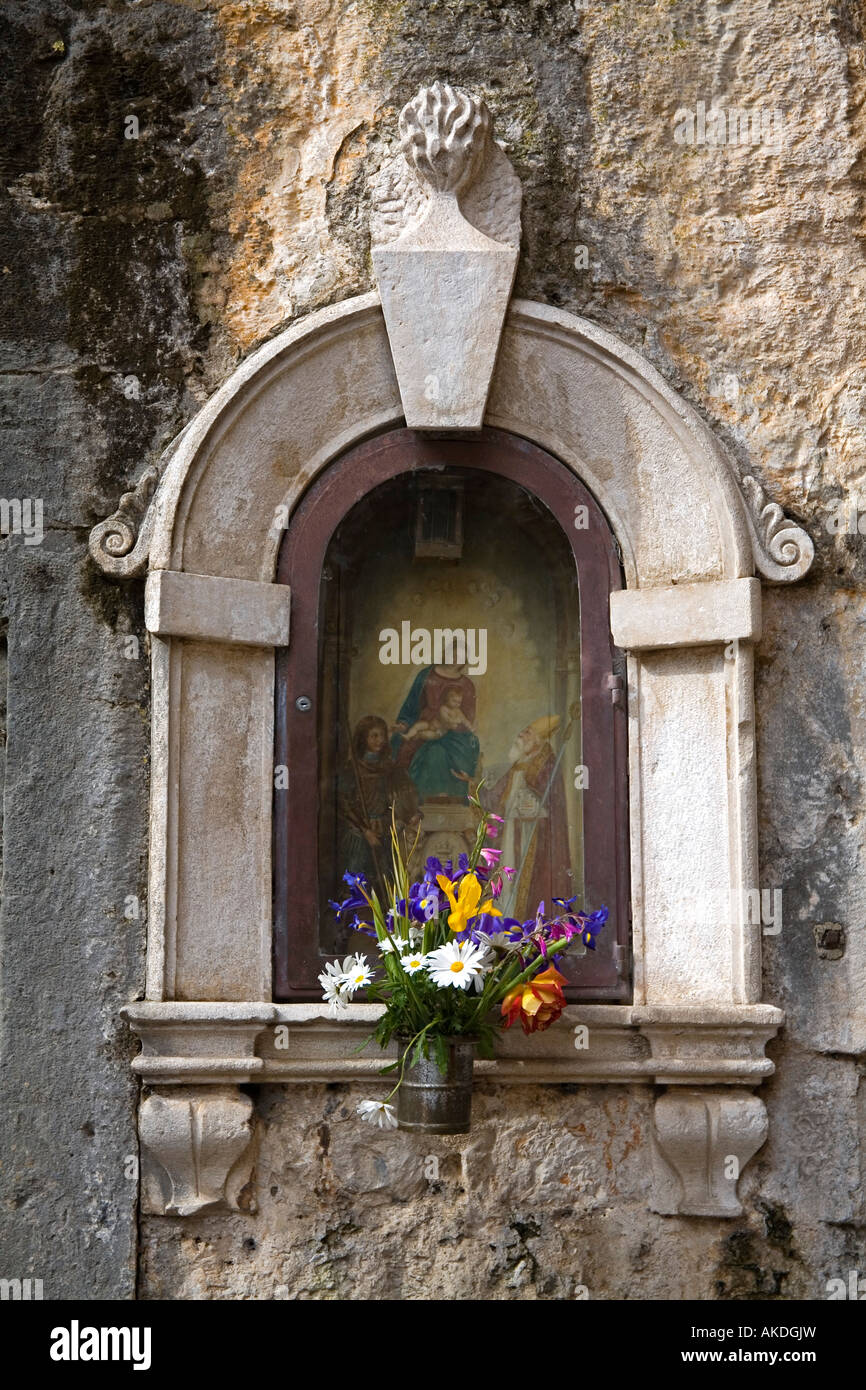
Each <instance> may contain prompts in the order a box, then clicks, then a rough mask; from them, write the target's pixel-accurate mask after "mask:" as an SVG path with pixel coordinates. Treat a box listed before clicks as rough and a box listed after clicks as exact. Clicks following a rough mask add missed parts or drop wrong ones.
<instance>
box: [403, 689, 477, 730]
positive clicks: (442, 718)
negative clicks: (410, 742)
mask: <svg viewBox="0 0 866 1390" xmlns="http://www.w3.org/2000/svg"><path fill="white" fill-rule="evenodd" d="M471 728H472V725H471V724H470V722H469V720H468V719H467V718H466V715H465V714H464V713H463V691H462V690H461V689H460V687H459V686H452V687H451V689H450V690H448V691H446V694H445V699H444V700H443V701H442V704H441V705H440V706H439V709H438V710H431V709H425V710H423V711H422V713H421V718H420V719H419V720H418V721H417V723H415V724H413V725H412V727H411V729H409V730H408V732H407V733H406V734H405V735H404V737H405V738H406V739H410V738H420V739H423V740H424V741H425V742H427V741H429V740H430V739H432V738H441V737H442V735H443V734H445V733H447V732H448V731H449V729H470V730H471Z"/></svg>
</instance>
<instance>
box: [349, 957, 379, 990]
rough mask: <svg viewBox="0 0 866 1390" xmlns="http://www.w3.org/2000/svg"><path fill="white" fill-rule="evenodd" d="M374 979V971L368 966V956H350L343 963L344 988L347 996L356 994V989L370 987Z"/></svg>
mask: <svg viewBox="0 0 866 1390" xmlns="http://www.w3.org/2000/svg"><path fill="white" fill-rule="evenodd" d="M372 978H373V971H372V969H371V968H370V966H369V965H368V964H367V957H366V956H348V957H347V959H346V960H344V961H343V988H344V989H345V990H346V993H347V994H350V995H351V994H354V993H355V990H356V989H361V988H362V987H363V986H364V985H368V984H369V983H370V981H371V980H372Z"/></svg>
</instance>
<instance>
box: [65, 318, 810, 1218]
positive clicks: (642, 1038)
mask: <svg viewBox="0 0 866 1390" xmlns="http://www.w3.org/2000/svg"><path fill="white" fill-rule="evenodd" d="M403 421H404V408H403V404H402V402H401V394H400V390H399V389H398V381H397V377H396V375H395V369H394V364H393V360H392V355H391V351H390V349H389V340H388V335H387V333H386V327H385V320H384V317H383V312H382V308H381V306H380V302H379V297H378V295H377V294H375V293H373V294H367V295H363V296H360V297H358V298H354V299H350V300H347V301H345V302H343V303H341V304H338V305H336V306H333V307H331V308H328V309H324V310H322V311H320V312H318V313H315V314H313V315H311V316H310V317H309V318H307V319H305V320H304V321H302V322H300V323H298V324H296V325H294V326H292V327H291V328H289V329H288V330H287V331H286V332H284V333H282V334H281V335H280V336H278V337H277V338H275V339H274V340H272V341H271V342H269V343H268V344H267V345H266V346H264V347H263V348H261V349H260V350H259V351H258V352H256V353H255V354H253V355H252V356H251V357H250V358H249V359H248V360H247V361H246V362H245V363H244V364H243V365H242V366H241V367H240V368H239V369H238V370H237V371H236V372H235V373H234V375H233V376H232V377H231V378H230V379H229V381H227V382H226V384H225V385H224V386H223V388H222V389H221V390H220V391H219V392H218V393H217V394H216V395H215V396H214V398H213V399H212V400H211V401H210V402H209V404H208V405H207V406H205V407H204V409H203V410H202V411H201V412H200V413H199V415H198V416H197V417H196V418H195V419H194V420H193V421H192V423H191V424H190V425H189V426H188V427H187V429H186V430H185V431H184V433H183V435H182V436H181V437H180V439H179V441H178V442H177V444H176V446H175V448H174V449H173V451H172V452H171V454H170V456H169V457H168V459H167V461H166V463H165V465H164V471H163V472H162V476H161V481H159V484H158V487H157V488H156V492H155V495H154V496H153V498H152V500H150V501H149V499H150V494H151V493H152V492H153V490H154V486H155V484H156V477H155V474H153V473H151V474H148V475H145V477H144V478H143V480H142V483H141V484H140V485H139V488H138V489H137V491H136V492H135V493H130V494H127V495H126V496H125V497H124V498H123V499H122V501H121V505H120V507H119V509H118V512H117V513H116V514H115V516H114V517H113V518H110V519H109V520H108V521H107V522H104V523H101V525H100V526H98V527H96V528H95V530H94V532H93V534H92V538H91V550H92V553H93V555H94V557H95V558H96V559H97V561H98V563H99V564H100V565H101V567H102V568H103V570H104V571H105V572H106V573H110V574H115V575H117V576H123V575H129V574H133V573H140V572H142V570H143V568H144V567H145V566H148V567H149V574H148V579H147V588H146V623H147V627H148V629H149V630H150V632H151V634H152V640H153V670H152V679H153V730H152V740H153V742H152V749H153V756H152V793H151V797H152V800H151V832H150V881H149V903H148V967H147V999H146V1001H145V1002H142V1003H139V1004H135V1005H131V1006H129V1008H128V1009H127V1010H126V1011H125V1012H126V1016H127V1018H128V1020H129V1022H130V1024H131V1026H132V1027H133V1029H134V1030H135V1031H136V1032H137V1034H138V1035H139V1036H140V1038H141V1040H142V1044H143V1049H142V1053H141V1055H140V1056H139V1057H137V1058H136V1060H135V1062H134V1064H133V1065H134V1068H135V1070H136V1072H137V1073H138V1075H139V1076H140V1077H141V1078H142V1079H143V1080H144V1081H145V1082H146V1083H147V1084H148V1085H149V1086H150V1087H151V1088H154V1089H153V1090H152V1092H151V1093H150V1095H149V1097H148V1098H147V1099H146V1100H145V1101H144V1102H143V1104H142V1122H141V1133H142V1140H143V1144H144V1148H145V1157H146V1160H147V1162H146V1167H145V1201H146V1203H147V1205H148V1206H149V1209H150V1210H152V1211H171V1212H178V1211H181V1210H183V1211H192V1210H200V1209H201V1208H202V1207H205V1206H212V1205H214V1204H227V1205H234V1204H235V1203H236V1201H237V1194H238V1192H239V1190H240V1189H239V1177H238V1174H239V1173H241V1175H242V1176H243V1170H244V1165H245V1164H246V1165H247V1167H248V1150H249V1139H250V1134H251V1128H250V1126H251V1120H250V1106H249V1103H248V1097H245V1096H243V1094H242V1093H241V1092H239V1091H238V1090H237V1086H238V1085H239V1084H245V1083H250V1082H255V1081H285V1082H292V1081H298V1082H310V1081H316V1080H321V1081H331V1080H350V1079H353V1078H369V1077H373V1076H375V1074H376V1072H377V1069H378V1067H379V1066H380V1065H381V1061H380V1059H379V1058H378V1057H376V1056H372V1055H370V1054H368V1053H365V1054H364V1055H363V1056H358V1055H357V1054H356V1052H355V1049H356V1048H357V1045H358V1041H359V1039H360V1038H361V1037H363V1036H365V1035H366V1032H367V1031H368V1029H369V1026H370V1021H371V1019H372V1018H374V1017H375V1016H376V1013H377V1010H376V1008H375V1007H374V1006H370V1005H355V1006H353V1007H352V1009H351V1014H350V1018H349V1021H348V1022H343V1021H340V1022H339V1023H337V1022H335V1021H333V1020H331V1019H329V1018H328V1017H327V1013H326V1010H325V1008H324V1006H321V1007H319V1006H318V1005H314V1004H313V1005H311V1004H274V1003H272V1002H271V999H272V995H271V940H272V920H271V918H272V907H271V904H272V865H271V833H272V821H271V817H272V802H273V731H274V651H275V649H276V648H277V647H278V646H280V645H283V644H285V643H287V642H289V641H290V640H291V635H290V627H291V615H290V602H291V599H290V595H289V594H288V592H287V590H286V589H285V588H284V587H283V586H279V585H275V584H274V582H273V581H274V573H275V565H276V558H277V552H278V548H279V544H280V540H281V537H282V534H283V530H284V528H285V526H286V524H287V523H288V524H290V520H291V513H292V509H293V507H294V506H295V505H296V503H297V501H298V499H299V498H300V497H301V496H302V494H303V492H304V490H305V488H306V487H307V486H308V485H309V483H310V482H311V481H312V480H313V479H314V478H316V477H317V476H318V475H319V474H320V473H321V471H322V470H323V469H326V468H327V467H328V464H329V462H330V461H331V460H333V459H334V458H336V457H337V456H338V455H340V454H341V453H343V452H344V451H345V450H346V449H347V448H349V447H350V446H351V445H353V444H355V443H357V442H359V441H360V440H362V439H364V438H365V437H367V436H369V435H371V434H374V433H376V432H378V431H381V430H384V429H386V428H390V427H395V426H398V425H401V424H402V423H403ZM484 422H485V424H487V425H490V426H494V427H497V428H499V429H502V430H508V431H511V432H513V433H515V434H517V435H520V436H523V437H524V438H527V439H529V440H531V441H533V442H534V443H536V444H538V445H540V446H541V447H542V448H544V449H546V450H548V451H549V452H550V453H552V454H554V455H556V456H557V457H558V458H559V459H560V460H562V461H563V462H564V463H565V464H566V465H567V466H568V467H570V468H571V469H573V470H574V472H575V473H576V474H577V475H578V476H579V478H580V479H581V480H582V482H583V483H584V484H585V485H586V486H587V487H588V488H589V489H590V490H591V491H592V493H593V494H594V495H595V497H596V498H597V500H598V502H599V503H600V505H601V507H602V508H603V510H604V512H605V513H606V515H607V517H608V519H609V522H610V525H611V527H612V529H613V532H614V534H615V536H616V538H617V542H618V545H619V547H620V549H621V552H622V562H623V567H624V572H625V578H626V588H625V589H624V590H623V591H622V592H621V593H620V594H616V595H614V596H613V598H612V603H611V608H612V612H611V622H612V630H613V635H614V639H615V641H616V643H617V645H619V646H620V647H623V648H625V649H626V650H627V652H628V690H627V709H628V725H629V764H630V793H629V803H630V804H629V816H630V835H631V887H632V918H633V950H634V1003H633V1004H630V1005H587V1006H576V1007H572V1008H570V1009H568V1010H567V1011H566V1014H565V1015H564V1016H563V1019H562V1020H561V1021H560V1023H559V1024H557V1025H556V1026H555V1027H554V1028H552V1029H551V1030H549V1032H547V1033H545V1034H544V1035H543V1036H540V1037H536V1038H533V1039H524V1038H523V1037H522V1036H521V1037H515V1036H512V1035H511V1034H508V1035H506V1036H504V1038H503V1043H502V1049H501V1056H500V1058H499V1059H498V1060H497V1061H496V1062H479V1063H478V1064H477V1073H478V1076H479V1078H483V1077H484V1076H487V1075H492V1076H494V1077H495V1079H496V1080H497V1081H514V1082H520V1083H524V1084H525V1083H528V1082H542V1083H543V1082H563V1081H569V1082H586V1083H602V1084H603V1083H606V1082H613V1081H617V1082H623V1081H645V1082H649V1083H655V1084H657V1085H660V1086H664V1087H666V1088H667V1089H666V1090H665V1091H664V1092H663V1093H662V1094H661V1095H660V1096H659V1099H658V1101H657V1104H656V1112H655V1114H656V1122H655V1135H654V1162H655V1170H656V1179H657V1181H656V1191H655V1198H654V1204H655V1208H656V1210H659V1211H662V1212H685V1213H692V1214H699V1215H700V1214H708V1215H716V1216H726V1215H736V1214H738V1212H739V1211H740V1209H741V1208H740V1206H739V1202H738V1199H737V1195H736V1180H737V1176H738V1174H739V1172H740V1171H741V1169H742V1166H743V1165H744V1164H745V1162H747V1161H748V1159H749V1158H750V1157H751V1155H752V1154H753V1153H754V1152H755V1151H756V1150H757V1149H758V1148H759V1147H760V1145H761V1144H762V1143H763V1142H764V1139H765V1137H766V1115H765V1110H764V1106H763V1103H762V1101H761V1100H760V1098H759V1097H758V1096H756V1095H754V1094H753V1092H752V1088H753V1087H755V1086H757V1085H758V1084H759V1083H760V1082H761V1081H762V1080H763V1079H764V1078H765V1077H766V1076H768V1075H769V1074H770V1073H771V1072H772V1070H773V1066H772V1063H771V1062H770V1061H769V1060H768V1059H767V1058H766V1057H765V1056H764V1046H765V1044H766V1042H767V1040H768V1039H769V1038H771V1037H772V1036H773V1035H774V1034H775V1033H776V1031H777V1030H778V1028H779V1027H780V1025H781V1023H782V1021H783V1016H782V1014H781V1012H780V1011H779V1010H778V1009H776V1008H774V1007H772V1006H771V1005H770V1004H764V1003H762V1002H761V938H762V933H763V932H764V931H767V930H770V931H774V930H775V927H774V925H773V924H772V923H766V922H765V924H764V926H762V924H761V921H760V913H759V912H756V901H757V899H756V896H755V895H756V894H758V895H759V890H760V889H761V887H762V885H761V884H760V882H759V878H758V855H757V832H756V813H755V734H754V704H753V646H754V643H755V642H756V641H757V640H758V639H759V637H760V605H761V592H760V590H761V585H760V580H759V579H758V578H756V577H755V569H756V566H757V568H758V569H759V571H760V572H761V573H762V574H763V576H764V577H765V578H767V579H769V580H770V581H772V582H781V581H783V580H785V579H788V578H792V579H796V578H798V577H799V576H800V575H801V574H803V573H804V572H805V570H806V569H808V566H809V563H810V562H811V558H812V547H811V542H810V541H809V539H808V537H807V536H806V535H805V534H804V532H802V531H801V530H799V528H797V527H796V526H794V525H793V523H791V522H789V521H786V519H785V518H784V517H783V515H782V513H781V511H780V509H779V508H778V507H775V506H773V505H772V504H768V503H766V501H765V499H764V498H763V496H762V495H761V493H760V490H759V489H758V488H757V487H756V485H754V484H753V483H750V482H748V480H747V484H748V485H747V486H746V487H745V488H744V490H741V487H740V484H739V481H738V478H737V475H736V471H735V469H734V467H733V465H732V463H731V461H730V460H729V459H728V458H727V456H726V455H725V453H724V451H723V450H722V448H721V447H720V445H719V444H718V443H717V442H716V441H715V440H714V439H713V437H712V435H711V434H710V432H709V431H708V430H707V428H706V427H705V426H704V425H703V423H702V422H701V421H700V419H699V418H698V417H697V415H696V414H695V413H694V412H693V411H692V410H691V409H690V408H689V407H687V406H686V405H685V403H684V402H683V401H681V400H680V399H679V398H678V397H677V396H676V395H675V393H674V392H673V391H671V390H670V389H669V388H668V386H667V385H666V384H665V383H664V381H663V380H662V378H661V377H660V376H659V375H658V373H657V372H655V371H654V370H653V369H652V368H651V367H649V365H648V364H647V363H646V362H644V361H643V360H642V359H641V358H640V356H639V355H638V354H636V353H634V352H632V351H631V350H630V349H629V348H627V347H625V346H624V345H623V344H622V343H620V342H618V341H617V340H616V339H615V338H614V337H613V336H612V335H610V334H608V333H606V332H604V331H602V330H600V329H598V328H596V327H595V326H593V325H592V324H590V323H588V322H586V321H585V320H583V319H580V318H576V317H575V316H573V315H571V314H568V313H565V312H563V311H561V310H558V309H553V308H550V307H547V306H544V305H540V304H535V303H530V302H527V301H521V300H515V301H512V303H511V305H510V308H509V310H508V314H507V317H506V320H505V326H504V330H503V336H502V341H501V345H500V350H499V354H498V358H497V361H496V366H495V370H494V373H493V378H492V385H491V390H490V395H489V399H488V403H487V410H486V414H485V416H484ZM148 501H149V505H148ZM289 787H290V794H291V770H289ZM752 918H755V920H752ZM576 1028H577V1029H578V1030H579V1031H578V1033H577V1034H575V1032H574V1030H575V1029H576ZM583 1029H587V1030H588V1033H584V1032H582V1031H580V1030H583ZM581 1042H585V1043H586V1044H587V1045H586V1046H578V1045H576V1044H580V1043H581ZM564 1103H565V1102H564ZM202 1175H204V1176H202Z"/></svg>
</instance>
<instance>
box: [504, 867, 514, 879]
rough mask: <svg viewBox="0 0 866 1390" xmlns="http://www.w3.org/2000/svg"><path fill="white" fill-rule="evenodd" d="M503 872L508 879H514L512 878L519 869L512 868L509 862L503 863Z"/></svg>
mask: <svg viewBox="0 0 866 1390" xmlns="http://www.w3.org/2000/svg"><path fill="white" fill-rule="evenodd" d="M502 872H503V873H504V875H505V877H506V878H507V879H512V878H514V875H515V874H516V873H517V870H516V869H511V868H509V866H508V865H507V864H503V865H502Z"/></svg>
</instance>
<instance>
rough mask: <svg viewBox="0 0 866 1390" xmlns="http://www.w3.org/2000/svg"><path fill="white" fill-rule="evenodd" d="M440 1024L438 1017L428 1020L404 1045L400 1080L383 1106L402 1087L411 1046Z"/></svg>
mask: <svg viewBox="0 0 866 1390" xmlns="http://www.w3.org/2000/svg"><path fill="white" fill-rule="evenodd" d="M440 1022H441V1019H440V1018H439V1017H438V1016H437V1017H436V1018H431V1020H430V1022H429V1023H426V1024H425V1025H424V1027H423V1028H421V1029H419V1030H418V1032H417V1033H416V1034H415V1036H414V1038H410V1039H409V1041H408V1043H407V1044H406V1051H405V1052H404V1053H403V1061H402V1062H401V1064H400V1078H399V1080H398V1082H397V1085H396V1086H395V1087H394V1089H393V1091H389V1092H388V1094H387V1096H386V1097H385V1099H384V1101H383V1104H384V1105H387V1104H388V1101H389V1100H390V1099H391V1097H392V1096H395V1095H396V1094H397V1092H398V1091H399V1089H400V1087H401V1086H402V1085H403V1075H404V1073H405V1071H406V1058H407V1057H408V1056H409V1053H410V1052H411V1051H412V1047H413V1044H414V1043H416V1042H417V1041H418V1039H419V1038H423V1036H424V1034H425V1033H426V1032H427V1031H428V1029H430V1028H432V1027H433V1025H434V1023H440Z"/></svg>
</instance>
